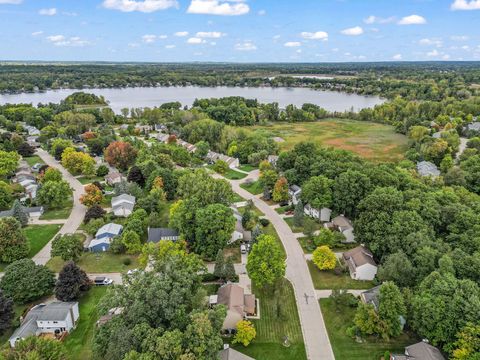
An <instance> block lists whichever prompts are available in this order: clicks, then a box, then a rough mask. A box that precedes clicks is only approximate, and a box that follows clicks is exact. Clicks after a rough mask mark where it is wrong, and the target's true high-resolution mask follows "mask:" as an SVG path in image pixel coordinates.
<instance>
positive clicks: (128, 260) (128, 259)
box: [122, 257, 132, 266]
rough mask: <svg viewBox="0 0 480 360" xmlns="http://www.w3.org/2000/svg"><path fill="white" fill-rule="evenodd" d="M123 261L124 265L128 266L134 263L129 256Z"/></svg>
mask: <svg viewBox="0 0 480 360" xmlns="http://www.w3.org/2000/svg"><path fill="white" fill-rule="evenodd" d="M122 263H123V265H125V266H128V265H130V264H131V263H132V259H130V258H129V257H126V258H123V260H122Z"/></svg>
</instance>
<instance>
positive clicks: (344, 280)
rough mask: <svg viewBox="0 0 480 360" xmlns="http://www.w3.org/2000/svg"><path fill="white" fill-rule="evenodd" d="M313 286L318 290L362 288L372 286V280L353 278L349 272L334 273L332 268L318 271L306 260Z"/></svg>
mask: <svg viewBox="0 0 480 360" xmlns="http://www.w3.org/2000/svg"><path fill="white" fill-rule="evenodd" d="M307 264H308V269H309V270H310V275H311V276H312V280H313V286H314V287H315V289H318V290H341V289H348V290H363V289H370V288H372V287H373V286H374V284H373V282H372V281H360V280H353V279H352V278H351V277H350V275H349V274H346V273H342V274H340V275H336V274H335V273H334V272H333V270H327V271H320V270H319V269H318V268H317V266H316V265H315V264H314V263H313V262H312V261H307Z"/></svg>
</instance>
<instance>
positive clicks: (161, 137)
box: [157, 133, 170, 143]
mask: <svg viewBox="0 0 480 360" xmlns="http://www.w3.org/2000/svg"><path fill="white" fill-rule="evenodd" d="M169 137H170V135H168V134H163V133H158V134H157V140H158V141H160V142H163V143H167V142H168V139H169Z"/></svg>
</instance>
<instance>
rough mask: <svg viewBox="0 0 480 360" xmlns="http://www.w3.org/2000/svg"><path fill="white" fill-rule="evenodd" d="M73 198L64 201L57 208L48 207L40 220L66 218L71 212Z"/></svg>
mask: <svg viewBox="0 0 480 360" xmlns="http://www.w3.org/2000/svg"><path fill="white" fill-rule="evenodd" d="M72 207H73V199H69V200H68V201H65V204H64V205H63V206H62V207H60V208H58V209H48V210H46V211H45V212H44V213H43V214H42V216H40V220H58V219H67V218H68V217H69V216H70V213H71V212H72Z"/></svg>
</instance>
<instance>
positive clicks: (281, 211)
mask: <svg viewBox="0 0 480 360" xmlns="http://www.w3.org/2000/svg"><path fill="white" fill-rule="evenodd" d="M288 210H294V207H293V206H292V205H285V206H280V207H277V208H275V211H276V212H277V213H279V214H285V213H286V212H287V211H288Z"/></svg>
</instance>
